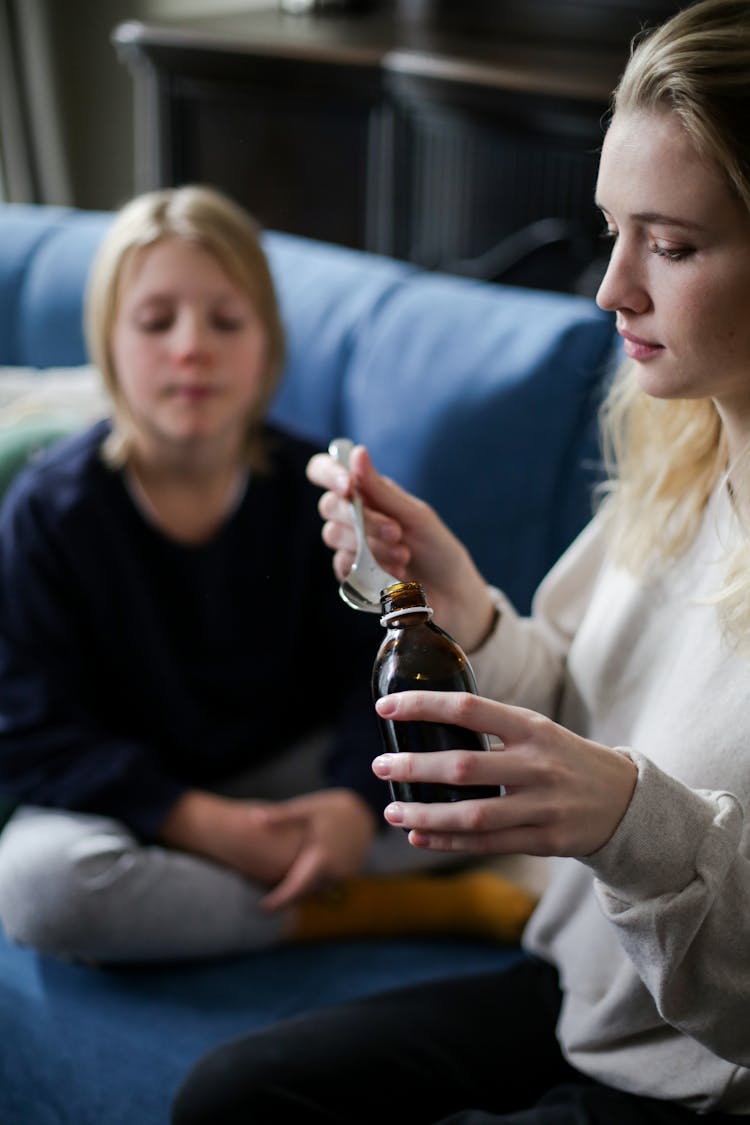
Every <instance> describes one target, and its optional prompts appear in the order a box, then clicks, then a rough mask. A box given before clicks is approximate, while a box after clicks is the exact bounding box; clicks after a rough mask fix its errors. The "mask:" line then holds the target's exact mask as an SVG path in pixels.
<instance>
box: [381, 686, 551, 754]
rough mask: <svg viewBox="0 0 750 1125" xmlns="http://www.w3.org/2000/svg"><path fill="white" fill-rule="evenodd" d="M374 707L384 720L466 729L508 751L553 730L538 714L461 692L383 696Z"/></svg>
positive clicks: (544, 718)
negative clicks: (494, 739)
mask: <svg viewBox="0 0 750 1125" xmlns="http://www.w3.org/2000/svg"><path fill="white" fill-rule="evenodd" d="M375 706H376V710H377V712H378V714H379V715H380V716H381V718H383V719H393V720H395V721H411V722H415V721H421V722H433V723H448V724H450V725H452V726H459V727H466V728H467V729H468V730H473V731H479V732H483V733H486V734H488V735H490V736H491V737H493V736H494V737H495V738H498V739H500V741H501V742H503V743H504V744H505V746H506V747H508V746H511V745H512V744H513V743H514V742H525V741H532V740H534V739H536V738H540V737H543V735H544V733H545V732H546V731H547V730H548V728H549V727H550V726H554V724H553V723H552V720H551V719H547V718H546V717H545V716H544V715H539V714H537V712H536V711H528V710H526V709H525V708H524V707H511V706H510V705H509V704H507V703H498V702H497V701H496V700H494V699H485V698H483V697H482V696H481V695H472V694H470V693H469V692H462V691H400V692H396V693H394V694H393V695H384V696H383V697H382V698H381V699H379V700H378V701H377V703H376V705H375Z"/></svg>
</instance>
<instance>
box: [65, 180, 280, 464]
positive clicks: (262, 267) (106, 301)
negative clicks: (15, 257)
mask: <svg viewBox="0 0 750 1125" xmlns="http://www.w3.org/2000/svg"><path fill="white" fill-rule="evenodd" d="M259 236H260V231H259V227H258V226H257V224H256V222H255V220H254V219H253V218H252V216H251V215H249V214H248V213H247V212H246V211H245V210H244V209H243V208H242V207H240V206H239V205H238V204H236V203H234V202H233V201H232V200H230V199H229V198H228V197H227V196H225V195H223V194H222V193H221V192H219V191H217V190H215V189H214V188H210V187H205V186H202V185H193V184H190V185H186V186H184V187H178V188H167V189H164V190H162V191H153V192H147V193H145V194H143V195H139V196H136V197H135V198H134V199H132V200H130V202H129V203H126V204H125V206H124V207H123V208H122V209H121V210H120V211H119V212H118V213H117V215H116V216H115V219H114V221H113V223H112V225H111V226H110V227H109V228H108V230H107V232H106V234H105V236H104V239H103V240H102V242H101V244H100V246H99V248H98V250H97V253H96V255H95V257H94V260H93V263H92V265H91V269H90V271H89V276H88V282H87V287H86V296H85V316H84V319H85V330H86V340H87V344H88V349H89V355H90V356H91V359H92V361H93V362H94V364H95V365H96V366H97V368H98V369H99V371H100V373H101V376H102V379H103V380H104V384H105V386H106V388H107V390H108V392H109V394H110V396H111V398H112V402H113V407H114V410H113V420H112V432H111V434H110V435H109V437H108V438H107V440H106V442H105V443H104V447H103V454H104V457H105V459H106V460H107V462H108V463H109V464H111V465H114V466H117V465H122V464H123V463H124V462H125V461H126V460H127V457H128V454H129V450H130V444H131V441H132V425H133V424H132V420H131V417H130V414H129V411H128V408H127V404H126V403H125V401H124V399H123V396H122V394H121V392H120V387H119V382H118V378H117V370H116V367H115V364H114V361H113V357H112V346H111V341H112V329H113V325H114V322H115V318H116V316H117V312H118V308H119V302H120V298H121V294H122V284H123V278H124V277H125V275H126V271H127V269H128V266H129V265H130V263H131V262H132V261H133V259H134V257H135V255H136V254H137V253H139V252H140V251H141V250H143V249H145V248H147V247H150V246H153V245H154V244H155V243H157V242H159V241H161V240H162V239H164V238H180V239H184V240H186V241H188V242H193V243H195V244H196V245H198V246H200V247H202V248H203V249H204V250H206V251H208V253H210V254H211V255H212V256H213V257H214V258H215V259H216V261H217V262H218V264H219V265H220V266H221V268H222V269H223V270H224V272H225V273H226V274H227V276H228V277H229V278H231V280H232V281H233V282H234V284H235V285H237V286H238V288H239V289H240V290H241V291H242V292H243V293H244V294H245V295H246V296H247V297H248V298H249V300H250V301H251V302H252V304H253V308H254V309H255V311H256V312H257V314H258V317H259V318H260V321H261V323H262V325H263V328H264V330H265V334H266V367H265V371H264V379H263V389H262V394H261V395H260V396H259V399H258V402H257V403H256V405H255V408H254V409H253V411H252V414H251V416H250V417H249V418H248V421H247V434H246V452H247V457H248V461H249V463H251V464H254V465H256V466H258V467H261V466H262V465H263V463H264V456H263V454H264V450H263V445H262V439H261V436H260V435H261V427H260V423H261V421H262V419H263V416H264V414H265V411H266V408H267V406H268V403H269V401H270V399H271V397H272V395H273V392H274V391H275V389H276V386H277V384H278V380H279V377H280V374H281V369H282V365H283V360H284V330H283V327H282V323H281V316H280V313H279V308H278V303H277V299H276V292H275V289H274V285H273V280H272V277H271V271H270V268H269V265H268V261H267V259H266V256H265V253H264V252H263V249H262V247H261V244H260V237H259Z"/></svg>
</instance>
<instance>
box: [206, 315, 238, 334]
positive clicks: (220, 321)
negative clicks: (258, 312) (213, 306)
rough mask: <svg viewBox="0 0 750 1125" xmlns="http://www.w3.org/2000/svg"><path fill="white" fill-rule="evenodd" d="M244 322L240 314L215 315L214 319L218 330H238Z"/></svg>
mask: <svg viewBox="0 0 750 1125" xmlns="http://www.w3.org/2000/svg"><path fill="white" fill-rule="evenodd" d="M243 324H244V321H243V320H242V318H241V317H238V316H215V317H214V320H213V325H214V328H215V329H216V330H217V331H218V332H238V331H239V330H240V328H242V326H243Z"/></svg>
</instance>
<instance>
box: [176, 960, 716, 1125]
mask: <svg viewBox="0 0 750 1125" xmlns="http://www.w3.org/2000/svg"><path fill="white" fill-rule="evenodd" d="M560 999H561V997H560V991H559V988H558V985H557V975H556V973H555V971H554V970H553V969H551V968H550V967H549V966H547V965H544V964H542V963H541V962H539V961H524V962H521V963H519V964H518V965H515V966H513V967H511V968H509V969H506V970H505V971H503V972H502V973H492V974H486V973H484V974H482V975H480V976H475V977H463V978H459V979H456V980H447V981H439V982H436V983H427V984H419V985H415V986H413V987H409V988H402V989H397V990H394V991H390V992H386V993H381V994H380V995H377V996H372V997H369V998H366V999H362V1000H356V1001H353V1002H351V1003H348V1004H344V1005H339V1006H337V1007H335V1008H329V1009H324V1010H323V1011H319V1012H315V1013H311V1014H310V1015H305V1016H301V1017H297V1018H295V1019H290V1020H285V1021H283V1022H282V1023H278V1024H276V1025H274V1026H272V1027H269V1028H267V1029H265V1030H262V1031H259V1032H257V1033H255V1034H252V1035H247V1036H244V1037H243V1038H241V1039H237V1040H235V1041H233V1042H231V1043H228V1044H226V1045H224V1046H223V1047H219V1048H218V1049H217V1050H215V1051H212V1052H211V1053H210V1054H208V1055H206V1056H205V1057H204V1058H203V1059H202V1060H201V1061H200V1062H199V1063H198V1065H197V1066H196V1067H195V1068H194V1069H193V1071H192V1072H191V1074H190V1075H188V1078H187V1080H186V1081H185V1082H184V1083H183V1085H182V1088H181V1089H180V1090H179V1091H178V1094H177V1097H176V1100H175V1103H174V1109H173V1118H172V1121H173V1125H292V1123H295V1125H384V1122H389V1123H391V1125H401V1123H404V1125H406V1123H408V1125H499V1123H501V1122H504V1123H505V1125H687V1123H692V1125H700V1123H703V1122H711V1123H712V1125H718V1123H719V1122H722V1123H726V1125H730V1123H731V1125H736V1120H737V1119H736V1118H729V1117H728V1116H727V1115H725V1114H711V1115H708V1116H701V1117H698V1116H697V1115H695V1114H694V1113H692V1112H691V1111H690V1110H687V1109H684V1108H682V1107H680V1106H676V1105H673V1104H671V1103H669V1102H665V1101H659V1100H658V1099H655V1098H639V1097H634V1096H632V1095H629V1094H623V1093H620V1092H619V1091H616V1090H613V1089H610V1088H608V1087H606V1086H602V1085H600V1084H599V1083H596V1082H593V1081H591V1080H590V1079H588V1078H586V1077H585V1076H584V1075H582V1074H580V1073H579V1072H578V1071H576V1070H574V1069H573V1068H572V1067H571V1066H569V1065H568V1063H567V1062H566V1061H565V1060H564V1058H563V1057H562V1054H561V1053H560V1049H559V1047H558V1044H557V1040H556V1037H555V1025H556V1021H557V1016H558V1012H559V1009H560ZM653 1082H654V1086H655V1087H656V1088H658V1075H654V1076H653Z"/></svg>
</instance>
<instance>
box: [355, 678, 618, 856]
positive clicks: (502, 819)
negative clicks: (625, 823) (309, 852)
mask: <svg viewBox="0 0 750 1125" xmlns="http://www.w3.org/2000/svg"><path fill="white" fill-rule="evenodd" d="M376 707H377V711H378V713H379V714H380V715H381V717H382V718H387V719H393V720H394V721H395V722H399V721H404V720H411V721H422V722H440V723H451V724H455V725H457V726H461V727H468V729H469V730H475V731H482V732H485V733H486V734H488V735H490V736H491V737H492V736H495V738H497V739H499V740H500V741H501V742H502V744H503V748H502V749H500V750H496V751H490V752H489V753H488V752H486V751H471V750H461V749H460V748H457V749H456V750H447V751H440V752H438V753H429V754H427V753H425V754H418V753H417V754H414V753H413V754H384V755H382V756H381V757H379V758H376V759H375V761H374V762H373V770H374V772H375V773H376V774H377V776H378V777H380V778H382V779H384V780H389V779H390V780H392V781H410V782H414V781H431V782H445V783H448V784H450V785H504V786H505V787H506V795H505V796H503V797H491V798H486V799H484V800H476V801H475V800H471V801H457V802H455V803H453V804H434V805H426V804H417V803H404V802H394V803H393V804H391V805H388V807H387V808H386V810H385V814H384V815H385V818H386V820H387V821H388V822H389V823H390V824H393V825H396V826H398V827H399V828H405V829H408V830H410V831H409V842H410V843H411V844H413V845H414V846H415V847H418V848H431V849H434V850H436V851H465V852H474V853H477V852H481V853H484V852H498V853H520V854H525V855H568V856H586V855H590V854H591V853H593V852H595V851H597V850H598V849H599V848H601V847H603V846H604V844H606V843H607V841H608V840H609V839H610V837H611V836H612V833H613V832H614V831H615V829H616V828H617V825H618V824H619V823H620V821H621V819H622V817H623V816H624V814H625V811H626V809H627V807H628V805H629V804H630V799H631V797H632V795H633V790H634V789H635V784H636V779H637V770H636V767H635V765H634V763H633V762H632V761H631V760H630V758H628V756H627V755H626V754H623V753H621V752H619V751H617V750H611V749H609V748H608V747H606V746H602V745H600V744H599V743H598V742H591V741H590V740H588V739H586V738H581V737H580V736H579V735H577V734H573V733H572V731H569V730H567V729H566V728H565V727H562V726H560V725H559V724H558V723H555V722H553V721H552V720H551V719H547V718H545V716H543V715H539V714H538V713H537V712H535V711H527V710H525V709H523V708H521V707H509V706H507V705H506V704H503V703H495V702H493V701H492V700H489V699H483V698H481V697H478V696H474V695H469V694H465V693H463V692H440V691H405V692H399V693H397V694H395V695H388V696H384V697H383V698H382V699H380V700H378V702H377V704H376Z"/></svg>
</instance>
